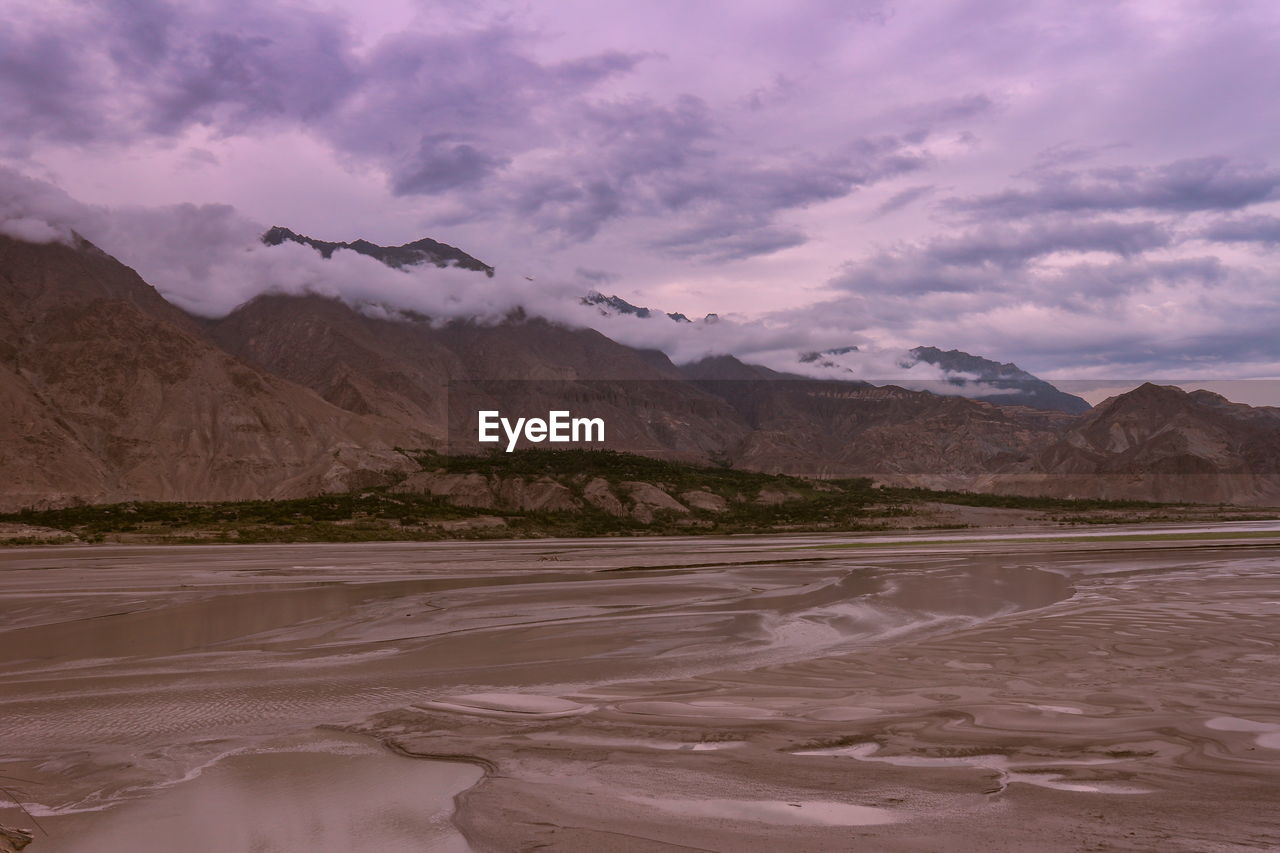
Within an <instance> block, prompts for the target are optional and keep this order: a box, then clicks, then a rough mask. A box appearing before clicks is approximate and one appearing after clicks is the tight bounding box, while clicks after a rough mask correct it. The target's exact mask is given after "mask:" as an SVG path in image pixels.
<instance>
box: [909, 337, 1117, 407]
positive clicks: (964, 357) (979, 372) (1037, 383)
mask: <svg viewBox="0 0 1280 853" xmlns="http://www.w3.org/2000/svg"><path fill="white" fill-rule="evenodd" d="M911 354H912V355H913V356H915V358H916V360H917V361H918V362H923V363H924V364H932V365H934V366H936V367H940V368H942V369H943V370H945V371H947V372H948V373H959V374H967V375H968V376H969V377H971V378H962V377H958V376H957V377H952V378H949V379H948V380H946V381H947V382H949V383H950V384H952V385H956V386H958V387H964V386H966V385H972V384H981V385H984V386H988V387H990V388H994V389H999V390H996V391H993V392H992V393H990V394H979V395H973V399H975V400H985V401H987V402H989V403H998V404H999V405H1002V406H1029V407H1031V408H1033V409H1050V410H1053V411H1058V412H1067V413H1069V414H1073V415H1078V414H1080V413H1082V412H1087V411H1089V409H1090V408H1091V407H1090V405H1089V403H1088V401H1087V400H1085V399H1083V398H1081V397H1077V396H1075V395H1074V394H1068V393H1066V392H1065V391H1060V390H1058V389H1057V388H1055V387H1053V385H1051V384H1049V383H1048V382H1046V381H1044V380H1043V379H1040V378H1039V377H1037V376H1033V375H1032V374H1030V373H1028V372H1027V371H1025V370H1023V369H1022V368H1020V367H1018V365H1016V364H1012V363H1004V364H1001V363H1000V362H998V361H992V360H991V359H989V358H983V357H982V356H978V355H970V354H969V353H967V352H961V351H960V350H957V349H953V350H940V349H938V348H937V347H916V348H915V349H913V350H911Z"/></svg>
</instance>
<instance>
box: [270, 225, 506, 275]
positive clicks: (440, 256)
mask: <svg viewBox="0 0 1280 853" xmlns="http://www.w3.org/2000/svg"><path fill="white" fill-rule="evenodd" d="M261 239H262V242H263V243H266V244H267V245H268V246H279V245H280V244H281V243H284V242H286V241H287V242H290V243H299V244H301V245H303V246H310V247H311V248H313V249H315V250H316V251H317V252H319V253H320V254H321V255H322V256H323V257H325V258H330V257H333V253H334V252H336V251H337V250H338V249H350V250H351V251H353V252H357V253H359V254H361V255H366V256H368V257H371V258H374V259H375V260H378V261H381V262H382V263H384V264H386V265H387V266H389V267H393V268H395V269H399V268H401V267H411V266H418V265H420V264H432V265H434V266H437V267H459V268H460V269H465V270H474V271H476V272H482V273H484V274H485V275H487V276H488V277H489V278H493V267H491V266H489V265H488V264H486V263H484V262H483V261H480V260H478V259H476V258H473V257H472V256H471V255H468V254H467V253H466V252H464V251H462V250H461V249H459V248H456V247H454V246H450V245H448V244H447V243H441V242H439V241H437V240H432V239H431V238H430V237H423V238H422V239H420V240H414V241H413V242H412V243H405V244H403V245H400V246H380V245H378V244H377V243H372V242H370V241H368V240H366V239H364V238H363V237H361V238H359V239H357V240H354V241H352V242H350V243H334V242H331V241H329V240H317V239H315V238H313V237H308V236H306V235H305V234H299V233H297V232H296V231H292V230H290V229H288V228H284V227H282V226H280V225H273V226H271V227H270V228H268V229H267V230H266V231H265V232H264V233H263V235H262V238H261Z"/></svg>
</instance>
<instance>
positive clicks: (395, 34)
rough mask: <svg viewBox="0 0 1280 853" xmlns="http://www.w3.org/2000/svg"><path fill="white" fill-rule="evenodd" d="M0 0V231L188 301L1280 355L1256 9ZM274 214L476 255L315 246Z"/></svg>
mask: <svg viewBox="0 0 1280 853" xmlns="http://www.w3.org/2000/svg"><path fill="white" fill-rule="evenodd" d="M5 5H6V14H5V16H4V19H3V20H2V21H0V231H3V232H5V233H11V234H15V235H19V236H25V237H27V238H28V239H50V238H51V237H50V236H49V235H53V234H56V233H63V232H65V231H66V229H68V228H70V227H76V228H77V230H80V231H81V233H84V234H85V235H86V236H88V237H89V238H90V239H93V240H94V241H95V242H98V243H99V244H100V245H103V247H104V248H106V249H107V250H108V251H111V252H112V253H113V254H115V255H116V256H117V257H119V258H120V259H121V260H122V261H124V262H125V263H128V264H130V265H132V266H135V267H136V268H137V269H138V270H139V271H140V272H141V273H142V274H143V275H144V277H146V278H147V279H148V280H149V281H151V283H152V284H154V285H156V286H157V287H158V288H159V289H160V290H161V291H162V292H164V293H166V295H168V296H170V298H172V299H173V300H174V301H175V302H177V303H178V304H181V305H183V306H184V307H186V308H188V309H190V310H193V311H196V312H197V313H205V314H217V313H225V312H226V311H228V310H230V309H231V308H233V307H234V306H235V304H238V302H240V301H243V300H244V299H247V298H249V297H251V296H252V295H253V294H254V293H255V292H260V291H261V290H264V289H286V290H287V289H311V290H319V291H322V292H332V293H334V294H335V295H343V296H346V297H348V298H351V299H357V298H366V297H370V296H371V295H381V296H382V297H383V298H395V299H398V300H400V301H402V302H405V303H413V304H412V305H409V306H408V307H419V306H423V307H426V308H429V309H431V310H435V311H440V312H446V313H447V312H448V311H450V310H451V311H453V312H454V313H455V314H461V313H465V312H479V313H484V312H486V311H487V312H489V313H492V314H495V315H496V314H499V313H501V311H502V310H504V309H505V307H507V306H509V305H510V304H513V303H515V302H518V303H520V304H524V305H527V306H532V308H533V310H535V311H541V312H543V313H547V314H550V315H554V316H557V317H558V318H559V319H563V320H565V321H566V322H584V323H587V322H589V323H592V324H595V325H597V326H598V327H600V328H601V330H602V331H604V332H605V333H606V334H610V335H611V336H614V337H616V338H618V339H619V340H623V342H625V343H631V344H636V345H651V346H656V347H659V348H663V349H666V350H667V351H668V352H669V353H670V354H672V355H673V356H674V357H676V358H678V359H686V360H687V359H691V358H695V357H698V356H700V355H705V354H708V353H712V352H716V351H728V352H733V353H735V354H738V355H740V356H742V357H745V358H748V359H750V360H756V361H761V362H764V363H770V364H772V365H774V366H785V364H786V363H787V361H788V359H790V360H792V361H794V355H795V353H797V352H801V351H806V350H812V349H822V348H827V347H838V346H839V347H847V346H854V345H856V346H858V347H859V351H858V354H855V355H850V356H848V358H849V367H848V369H850V370H854V371H855V372H858V373H860V374H861V375H866V376H876V375H877V374H883V372H884V371H885V370H888V369H891V368H892V367H893V365H894V364H896V363H898V362H899V361H900V354H901V353H902V352H903V351H904V350H906V349H908V348H910V347H913V346H916V345H931V346H938V347H941V348H943V349H950V348H959V349H962V350H965V351H968V352H972V353H976V354H980V355H984V356H987V357H990V358H995V359H997V360H1000V361H1015V362H1017V363H1018V364H1019V365H1020V366H1022V367H1024V368H1027V369H1029V370H1032V371H1033V372H1036V373H1037V374H1039V375H1043V376H1046V377H1050V378H1058V379H1087V380H1102V379H1114V378H1125V379H1131V378H1161V377H1178V378H1213V377H1228V378H1235V379H1247V378H1264V377H1272V378H1275V377H1280V334H1277V333H1276V329H1277V328H1280V98H1277V97H1276V96H1275V93H1276V92H1278V91H1280V4H1276V3H1274V2H1271V0H1259V1H1258V2H1234V0H1212V2H1178V0H1149V2H1127V3H1126V2H1114V0H1107V2H1089V0H1065V1H1064V2H1035V0H1017V2H1013V0H1010V2H1005V0H955V2H943V0H937V2H894V0H883V2H881V0H866V1H865V2H858V0H785V2H773V1H772V0H769V2H766V0H736V2H718V0H702V2H699V3H693V4H690V3H683V2H680V3H677V2H670V0H652V2H649V3H630V2H628V3H622V2H612V0H593V2H586V0H548V2H542V3H516V2H502V0H495V1H494V2H489V1H488V0H468V2H465V3H464V2H455V0H442V2H427V0H390V1H389V2H371V0H363V2H346V0H312V2H302V0H182V2H166V0H84V2H77V1H76V0H6V4H5ZM268 225H283V226H287V227H289V228H292V229H293V230H295V231H298V232H301V233H305V234H309V235H311V236H314V237H317V238H320V239H326V240H339V241H340V240H353V239H356V238H357V237H363V238H366V239H369V240H372V241H374V242H377V243H382V244H387V245H390V244H398V243H402V242H407V241H410V240H414V239H417V238H419V237H423V236H430V237H433V238H435V239H437V240H441V241H443V242H446V243H449V244H452V245H455V246H458V247H460V248H462V249H463V250H465V251H467V252H468V253H470V254H472V255H474V256H476V257H478V258H480V259H481V260H483V261H485V262H486V263H490V264H493V265H495V266H496V267H497V268H498V270H499V275H498V276H497V277H495V279H493V280H492V282H490V283H486V284H483V285H476V284H475V283H474V282H471V281H465V282H464V281H463V279H462V278H460V277H459V276H461V275H462V274H461V273H458V272H457V271H452V270H449V271H429V272H430V274H431V275H433V276H434V278H431V279H430V280H429V281H428V280H426V277H427V273H423V274H422V276H423V280H419V279H418V278H412V277H411V278H409V279H406V278H405V277H404V276H401V277H399V278H388V277H386V276H385V275H384V274H383V271H381V270H377V269H374V268H373V266H372V262H365V261H364V260H361V259H354V258H347V259H345V260H343V259H340V263H337V264H331V265H330V266H327V267H321V266H317V263H316V262H315V260H314V259H313V258H310V257H306V256H305V255H306V253H305V252H303V251H298V252H293V251H292V250H291V249H289V248H288V247H281V248H278V249H273V250H271V251H272V252H274V254H267V253H266V250H264V249H262V247H258V246H255V245H254V241H255V239H256V235H257V234H258V233H260V232H261V230H262V229H263V228H265V227H266V226H268ZM339 254H343V253H339ZM589 289H596V290H600V291H602V292H606V293H613V294H617V295H619V296H621V297H623V298H624V299H627V300H629V301H631V302H633V303H635V304H639V305H646V306H652V307H655V308H661V309H663V310H666V311H680V312H683V313H685V314H687V315H689V316H690V317H701V316H702V315H704V314H707V313H710V312H714V313H716V314H717V315H719V317H720V319H721V322H719V323H694V324H673V323H670V322H669V321H666V320H665V319H656V320H652V321H638V320H634V319H630V318H628V319H627V322H625V323H624V322H622V318H598V317H597V316H596V315H595V314H593V313H592V312H591V311H588V310H580V308H581V306H578V305H577V303H576V301H575V299H574V298H573V295H574V294H578V293H582V292H585V291H586V290H589ZM427 291H430V293H427ZM353 294H354V295H353ZM388 294H391V296H388ZM570 305H571V306H572V307H565V306H570ZM450 306H452V307H450Z"/></svg>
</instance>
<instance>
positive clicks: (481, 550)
mask: <svg viewBox="0 0 1280 853" xmlns="http://www.w3.org/2000/svg"><path fill="white" fill-rule="evenodd" d="M1259 526H1260V525H1252V527H1253V528H1257V527H1259ZM1261 526H1263V527H1265V525H1261ZM1224 529H1228V530H1236V531H1238V530H1239V529H1240V526H1239V525H1236V526H1233V527H1227V528H1224ZM1088 533H1089V535H1090V539H1089V540H1088V541H1080V542H1075V543H1073V542H1037V541H1034V540H1026V539H1009V540H1003V541H994V542H992V541H982V542H964V543H954V542H953V543H950V544H933V545H931V544H928V543H927V542H926V541H924V540H923V539H913V540H911V541H910V543H908V544H882V545H880V546H877V547H874V548H858V549H854V550H849V551H840V550H829V549H813V548H811V547H809V546H811V545H815V544H831V543H832V542H833V541H838V540H833V539H832V538H830V537H812V536H810V537H751V538H745V537H744V538H736V539H728V540H708V539H655V540H605V541H600V540H595V541H554V542H553V541H544V542H523V543H483V544H482V543H470V544H468V543H444V544H439V545H359V546H341V545H332V546H323V545H319V546H318V545H305V546H259V547H208V548H205V547H185V548H167V547H166V548H133V547H79V548H45V549H30V550H9V551H5V552H0V641H2V642H0V675H2V677H3V682H4V684H5V690H4V692H3V695H2V696H0V716H2V717H3V719H4V728H5V734H4V745H3V750H2V752H0V755H2V760H0V775H4V776H6V777H9V778H11V779H19V780H22V781H21V782H10V783H7V784H9V785H10V786H11V787H19V788H21V789H22V791H23V794H22V799H23V800H24V801H25V802H26V803H27V804H28V809H29V810H30V811H31V812H32V813H33V814H34V815H35V817H36V818H37V819H38V820H40V822H41V823H42V824H43V825H45V826H46V828H47V829H48V830H49V831H50V833H51V834H52V835H53V836H54V837H55V838H57V837H59V835H60V834H61V838H65V839H71V838H75V839H83V838H99V839H106V838H109V837H110V835H109V833H111V832H118V831H120V828H121V827H137V826H142V825H150V824H159V823H163V821H161V820H160V818H159V817H157V815H159V814H162V813H166V814H170V815H172V814H174V813H175V812H176V813H180V814H182V815H187V816H192V815H195V816H197V817H198V816H199V815H201V814H206V817H207V814H227V813H234V812H235V811H236V809H235V808H232V807H228V806H226V804H227V803H235V802H236V798H237V797H240V798H241V799H243V798H244V797H245V796H249V795H252V794H253V792H254V791H258V792H259V795H256V796H253V797H252V799H253V801H254V802H255V804H256V809H257V810H256V811H253V810H248V809H241V815H242V818H243V820H242V823H243V824H244V826H250V825H252V824H254V822H255V821H258V822H259V823H261V816H262V815H263V814H270V813H273V812H275V813H279V814H282V815H284V814H290V815H293V817H291V818H290V819H289V821H283V823H286V824H291V825H301V824H299V821H305V814H301V815H299V814H297V813H296V812H291V811H290V809H291V808H294V806H291V805H289V804H288V803H289V802H290V801H289V795H288V794H287V793H282V792H287V791H288V790H292V789H296V788H298V786H299V783H297V782H296V780H295V781H288V780H289V779H291V778H293V777H291V776H290V774H291V773H299V772H301V773H303V774H304V776H305V775H307V774H310V775H309V777H308V778H312V779H313V780H314V779H317V778H323V779H328V780H330V782H329V783H328V784H327V785H323V784H322V785H320V787H319V788H316V789H314V790H312V789H308V790H309V791H310V793H309V794H308V795H307V797H306V798H305V800H306V801H307V802H311V803H314V804H315V806H314V808H316V809H320V810H322V811H323V813H325V814H329V815H332V813H333V808H334V805H333V804H334V803H337V802H348V803H351V806H350V809H349V811H350V813H351V815H353V816H356V817H358V816H359V815H362V814H364V815H368V814H374V815H376V814H378V812H377V810H376V808H375V809H374V811H372V812H370V811H368V809H369V808H371V806H369V804H368V802H367V801H368V800H369V799H370V798H364V799H361V798H360V797H359V796H358V795H357V794H358V792H359V791H360V790H366V789H368V790H370V791H371V792H372V793H374V796H372V800H374V801H377V800H387V801H388V802H387V803H386V805H387V808H388V811H387V814H391V813H392V812H394V811H395V808H394V807H398V805H399V804H400V803H401V800H398V799H396V798H395V797H393V796H391V795H390V794H385V795H384V794H378V793H376V792H377V791H378V790H379V789H378V788H377V786H376V785H372V783H370V784H368V785H366V784H364V783H360V782H359V781H358V780H360V779H362V778H370V779H372V778H375V777H383V778H387V779H391V778H400V777H398V776H397V775H396V774H399V773H401V772H404V773H406V774H408V775H406V776H404V777H403V778H405V779H409V778H410V777H411V776H413V774H414V773H416V772H417V771H416V770H408V771H405V770H403V768H404V767H405V766H406V765H409V766H413V765H421V766H422V767H423V768H431V770H430V772H428V771H427V770H426V769H424V770H423V774H424V775H423V776H422V778H420V779H418V781H414V782H404V783H403V784H399V785H395V786H393V787H394V790H395V791H397V792H400V791H403V792H409V794H408V796H409V800H410V801H412V799H413V796H414V795H413V794H412V792H413V791H415V790H421V792H422V800H421V801H422V803H423V806H422V815H423V816H426V817H423V819H424V820H426V821H427V824H429V825H431V826H435V827H437V828H440V827H441V826H443V825H445V823H442V821H445V818H443V817H441V808H442V806H441V803H445V804H446V805H447V804H448V802H449V800H450V799H451V798H452V797H453V794H454V793H455V792H457V791H463V793H461V794H460V795H459V796H458V799H457V808H456V811H455V813H454V814H453V817H452V821H453V824H454V826H456V829H457V832H458V833H460V835H457V836H453V835H449V833H448V832H444V833H443V834H436V835H432V834H431V833H430V832H429V831H428V830H427V829H424V828H417V829H415V828H413V825H412V821H410V824H408V826H409V828H408V829H406V831H405V833H402V835H403V834H407V835H408V836H410V837H420V838H421V840H422V847H421V849H425V850H429V849H436V848H432V847H431V846H429V844H437V845H438V844H444V843H455V842H456V843H457V844H463V843H464V842H463V841H462V838H463V837H465V839H466V842H465V843H466V844H469V845H470V847H471V848H472V849H476V850H511V849H519V848H521V847H524V846H533V845H538V844H544V845H550V848H549V849H564V850H592V851H598V850H611V849H616V850H675V849H705V850H725V851H728V850H752V849H758V850H778V849H788V850H849V849H866V850H938V849H947V850H993V849H994V850H998V849H1009V850H1027V849H1031V850H1080V849H1120V850H1123V849H1132V850H1257V849H1274V848H1276V847H1280V818H1277V817H1276V816H1275V812H1276V810H1275V809H1274V803H1275V802H1277V801H1278V800H1280V544H1277V543H1280V534H1278V535H1277V537H1276V538H1275V539H1267V538H1249V539H1223V540H1221V541H1203V540H1195V541H1191V542H1186V541H1182V542H1167V541H1153V542H1134V541H1120V540H1117V541H1115V542H1110V543H1108V542H1099V541H1093V537H1095V536H1097V534H1098V533H1099V531H1098V530H1090V531H1088ZM980 538H984V539H986V538H990V537H988V536H983V537H980ZM316 726H342V727H344V728H346V729H347V730H349V731H352V732H360V733H362V734H364V735H367V736H369V737H370V738H372V739H376V740H381V741H383V742H384V743H386V744H387V746H389V747H390V748H391V749H390V750H386V751H383V752H382V753H377V752H369V751H368V750H367V748H351V749H346V750H332V749H330V750H325V749H314V748H310V747H308V748H299V747H298V746H297V744H298V743H303V744H306V743H311V741H310V740H308V739H309V738H314V737H321V738H322V742H324V741H323V737H329V736H333V737H336V735H318V734H316V733H315V732H316V729H315V727H316ZM299 739H300V740H299ZM360 742H373V741H372V740H370V741H360ZM282 744H284V745H285V746H283V747H282ZM289 744H292V745H293V746H288V745H289ZM393 752H398V753H400V754H401V755H420V756H424V757H436V758H440V757H445V758H452V759H461V760H464V761H467V762H471V763H472V766H461V765H458V764H454V763H449V764H442V763H439V762H428V761H422V762H411V761H407V760H406V759H404V758H402V757H400V756H398V755H395V754H393ZM309 762H310V763H318V764H320V765H323V772H320V771H319V770H317V769H316V768H311V769H310V770H308V769H307V765H308V763H309ZM344 762H346V763H345V765H344ZM375 762H382V763H381V764H378V767H380V768H383V769H380V770H373V769H371V768H372V766H373V764H374V763H375ZM386 762H391V763H389V764H388V763H386ZM459 767H460V769H455V768H459ZM200 768H205V769H203V770H200ZM387 768H391V769H387ZM437 769H438V770H439V772H438V773H437V772H436V771H437ZM193 771H199V772H193ZM430 773H436V776H432V777H431V779H435V780H436V781H435V782H433V781H431V779H428V778H427V776H429V775H430ZM467 773H472V774H474V775H473V776H470V777H468V776H467V775H466V774H467ZM482 773H483V778H481V774H482ZM282 774H283V775H282ZM362 774H363V775H362ZM368 774H372V776H369V775H368ZM273 779H277V780H279V779H284V780H285V781H283V782H272V781H271V780H273ZM353 780H356V783H355V784H354V787H353V786H352V781H353ZM476 780H479V781H476ZM473 782H476V783H475V784H474V785H473V784H472V783H473ZM254 786H258V787H257V788H255V787H254ZM263 786H266V788H263ZM371 786H372V787H371ZM468 786H470V787H468ZM266 789H270V790H273V791H275V792H276V793H275V795H274V796H275V797H276V799H272V797H270V796H262V795H260V792H261V790H266ZM237 792H238V793H237ZM433 797H434V799H433ZM202 803H205V804H213V805H211V808H212V809H213V811H211V812H207V813H205V812H202V811H201V809H200V808H199V807H198V804H202ZM362 803H363V804H362ZM322 807H323V808H322ZM302 808H303V810H304V812H305V809H306V808H312V806H303V807H302ZM219 809H221V810H222V811H218V810H219ZM410 811H412V809H410ZM255 815H256V816H255ZM193 819H195V818H193ZM201 819H203V818H201ZM373 820H374V823H375V824H377V819H376V818H374V819H373ZM387 820H390V818H388V819H387ZM432 821H434V823H433V822H432ZM384 822H385V821H384ZM392 822H393V823H394V821H392ZM0 823H4V824H9V825H28V826H29V825H30V823H31V822H30V820H29V819H28V818H27V817H26V816H25V815H23V814H21V813H20V812H19V811H18V810H17V809H15V808H0ZM350 823H351V822H350V821H348V822H347V824H350ZM446 823H447V822H446ZM427 824H424V826H426V825H427ZM344 825H346V824H344ZM333 831H335V832H346V831H347V830H346V829H341V828H338V829H334V830H333ZM298 837H299V836H298V835H297V833H294V834H293V835H292V836H289V835H288V834H286V836H284V837H283V839H284V840H282V841H279V842H278V845H279V844H283V845H284V846H276V847H268V848H264V849H273V850H274V849H279V850H291V849H306V848H302V847H297V846H296V845H297V844H298V843H299V842H298V841H297V838H298ZM335 837H336V836H335ZM135 838H137V839H138V840H137V841H136V842H135V849H138V850H143V851H151V850H161V849H167V848H165V847H163V846H156V845H159V844H161V842H154V843H153V842H147V841H145V836H144V835H137V836H135ZM290 838H293V839H294V840H292V841H291V840H289V839H290ZM450 839H452V840H450ZM59 843H61V842H59ZM68 843H69V842H68ZM77 843H81V842H79V841H77ZM386 843H387V844H389V843H391V842H386ZM147 844H151V845H152V846H146V845H147ZM290 845H294V846H290ZM42 849H49V850H58V849H71V850H79V849H101V848H92V847H80V848H76V847H68V846H58V845H57V844H55V843H54V841H53V839H51V838H46V837H43V836H40V835H37V839H36V841H35V843H34V844H33V846H32V847H31V848H30V850H32V851H35V853H38V851H40V850H42ZM111 849H113V850H115V849H117V848H111ZM119 849H121V850H123V849H125V848H123V847H121V848H119ZM228 849H234V845H233V847H232V848H228ZM371 849H372V848H371ZM377 849H400V848H394V847H387V846H385V844H384V846H382V847H378V848H377ZM403 849H415V848H413V847H411V846H410V847H405V848H403ZM441 849H449V848H447V847H445V848H441ZM461 849H465V848H461Z"/></svg>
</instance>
